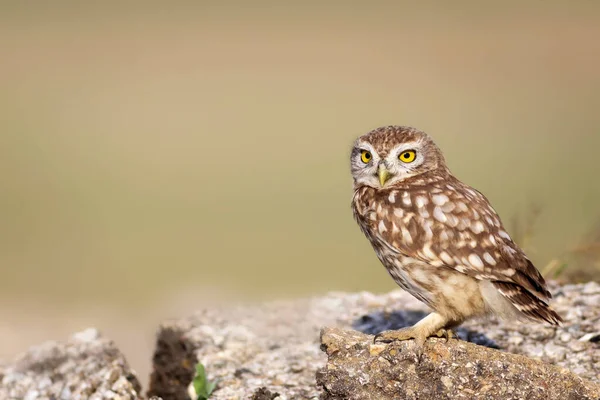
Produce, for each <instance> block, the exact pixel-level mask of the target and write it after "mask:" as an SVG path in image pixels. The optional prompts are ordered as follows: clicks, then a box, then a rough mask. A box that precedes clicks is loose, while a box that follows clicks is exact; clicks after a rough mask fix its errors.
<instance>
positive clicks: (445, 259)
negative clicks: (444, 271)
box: [440, 251, 454, 265]
mask: <svg viewBox="0 0 600 400" xmlns="http://www.w3.org/2000/svg"><path fill="white" fill-rule="evenodd" d="M440 258H441V259H442V261H443V262H445V263H446V264H450V265H452V264H454V260H453V259H452V257H450V256H449V255H448V253H446V252H445V251H442V252H441V253H440Z"/></svg>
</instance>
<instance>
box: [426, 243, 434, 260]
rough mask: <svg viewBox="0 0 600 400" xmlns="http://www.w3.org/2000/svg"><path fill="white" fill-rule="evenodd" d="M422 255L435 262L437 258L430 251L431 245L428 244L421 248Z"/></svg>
mask: <svg viewBox="0 0 600 400" xmlns="http://www.w3.org/2000/svg"><path fill="white" fill-rule="evenodd" d="M423 254H425V257H427V258H428V259H430V260H435V259H436V258H437V257H436V256H435V253H434V252H433V251H432V250H431V245H430V244H426V245H425V246H424V247H423Z"/></svg>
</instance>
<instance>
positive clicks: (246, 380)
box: [148, 284, 600, 400]
mask: <svg viewBox="0 0 600 400" xmlns="http://www.w3.org/2000/svg"><path fill="white" fill-rule="evenodd" d="M551 291H552V292H553V293H554V294H555V299H554V300H553V303H552V304H553V306H554V307H555V309H556V310H557V311H558V312H559V314H561V316H563V317H564V319H565V323H564V325H563V326H562V327H548V326H545V325H541V324H520V323H514V322H502V321H496V320H494V319H491V320H487V321H481V320H473V321H470V322H468V323H466V324H464V325H463V326H462V327H461V328H459V329H458V332H457V333H458V336H459V337H460V338H461V339H463V340H466V341H469V342H473V343H476V344H479V345H482V346H487V347H489V348H495V349H500V350H502V351H504V352H509V353H514V354H521V355H524V356H527V357H534V358H537V359H538V360H540V361H544V362H547V363H551V364H556V365H557V366H561V367H564V368H567V369H569V370H571V371H572V372H574V373H576V374H578V375H580V376H581V377H582V378H585V379H588V380H590V381H592V382H596V383H600V344H599V343H594V342H589V341H586V342H581V341H579V340H578V338H581V337H583V336H585V335H586V334H589V333H595V332H598V330H599V329H598V327H599V326H600V304H595V303H592V302H590V301H588V300H589V298H590V297H592V296H596V295H598V293H599V286H598V285H596V284H585V285H568V286H562V287H561V286H557V285H552V286H551ZM427 312H428V311H427V309H426V308H425V306H424V305H423V304H422V303H420V302H419V301H418V300H416V299H414V298H413V297H412V296H410V295H409V294H408V293H406V292H404V291H402V290H395V291H392V292H390V293H387V294H382V295H375V294H372V293H330V294H328V295H326V296H323V297H316V298H311V299H300V300H293V301H279V302H272V303H267V304H258V305H244V306H238V307H232V306H229V307H221V308H211V309H206V310H202V311H199V312H197V313H195V314H194V315H192V316H190V317H188V318H184V319H180V320H173V321H167V322H165V323H163V324H162V325H161V327H160V328H159V332H158V335H157V346H156V350H155V353H154V359H153V364H154V366H153V373H152V376H151V379H150V388H149V391H148V394H149V395H156V396H161V397H163V398H164V399H175V400H188V399H189V396H188V395H187V387H188V385H189V383H190V381H191V380H192V377H193V375H194V366H195V364H196V363H197V362H202V363H203V365H204V366H205V368H206V372H207V375H208V378H209V379H210V380H215V379H218V380H219V384H218V385H217V388H216V389H215V391H214V392H213V395H212V396H211V400H213V399H214V400H220V399H243V400H247V399H249V398H251V396H252V395H253V394H254V393H256V392H257V390H259V389H261V388H264V390H268V391H270V392H272V393H279V397H277V399H278V400H286V399H299V400H301V399H316V398H318V397H319V395H320V394H321V390H320V388H319V387H318V386H316V385H315V379H314V377H315V373H316V371H317V369H318V368H319V367H320V366H322V365H324V364H325V362H326V361H327V358H326V356H325V354H323V353H322V352H320V351H319V350H318V348H319V345H320V342H319V332H320V330H321V328H322V327H324V326H331V327H340V328H345V329H348V328H354V329H356V330H358V331H361V332H364V333H368V334H375V333H378V332H380V331H383V330H387V329H398V328H401V327H404V326H408V325H411V324H414V323H415V322H416V321H418V320H419V319H420V318H422V317H423V316H425V315H426V313H427ZM379 346H381V345H379ZM385 348H386V346H382V347H381V348H379V347H377V346H374V347H371V348H370V351H372V352H373V353H377V352H381V351H384V349H385ZM383 360H384V361H385V359H383ZM384 361H381V362H382V363H383V364H385V362H384ZM471 363H472V365H477V364H476V363H474V361H472V360H471ZM463 378H466V377H463ZM361 379H362V380H363V381H365V382H366V381H367V380H368V379H370V375H369V374H363V375H361ZM440 379H441V378H440ZM440 382H441V383H440V384H441V385H443V386H444V387H447V386H451V387H453V388H454V387H459V386H460V385H463V387H467V386H464V385H465V384H464V383H460V384H459V383H458V382H457V381H455V380H448V379H444V380H440ZM424 398H427V397H424ZM442 398H443V397H442ZM467 398H468V397H467ZM594 400H596V399H594Z"/></svg>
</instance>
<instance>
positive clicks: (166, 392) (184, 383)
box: [147, 328, 198, 400]
mask: <svg viewBox="0 0 600 400" xmlns="http://www.w3.org/2000/svg"><path fill="white" fill-rule="evenodd" d="M194 350H195V348H194V346H193V345H192V344H191V343H190V341H189V340H188V339H186V337H185V333H184V332H183V331H181V330H178V329H172V328H164V329H161V330H160V332H159V334H158V337H157V340H156V349H155V351H154V355H153V357H152V364H153V370H152V374H151V375H150V384H149V388H148V392H147V395H148V397H151V396H157V397H160V398H162V399H163V400H189V395H188V393H187V387H188V385H189V383H190V382H191V381H192V379H193V377H194V368H195V365H196V363H197V362H198V359H197V358H196V354H195V351H194Z"/></svg>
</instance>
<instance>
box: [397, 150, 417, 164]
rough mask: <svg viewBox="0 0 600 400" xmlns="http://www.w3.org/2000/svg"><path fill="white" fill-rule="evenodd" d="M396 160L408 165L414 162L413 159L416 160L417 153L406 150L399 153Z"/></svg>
mask: <svg viewBox="0 0 600 400" xmlns="http://www.w3.org/2000/svg"><path fill="white" fill-rule="evenodd" d="M398 158H399V159H400V161H402V162H404V163H407V164H408V163H411V162H413V161H415V158H417V152H416V151H414V150H406V151H403V152H402V153H400V155H399V156H398Z"/></svg>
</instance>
